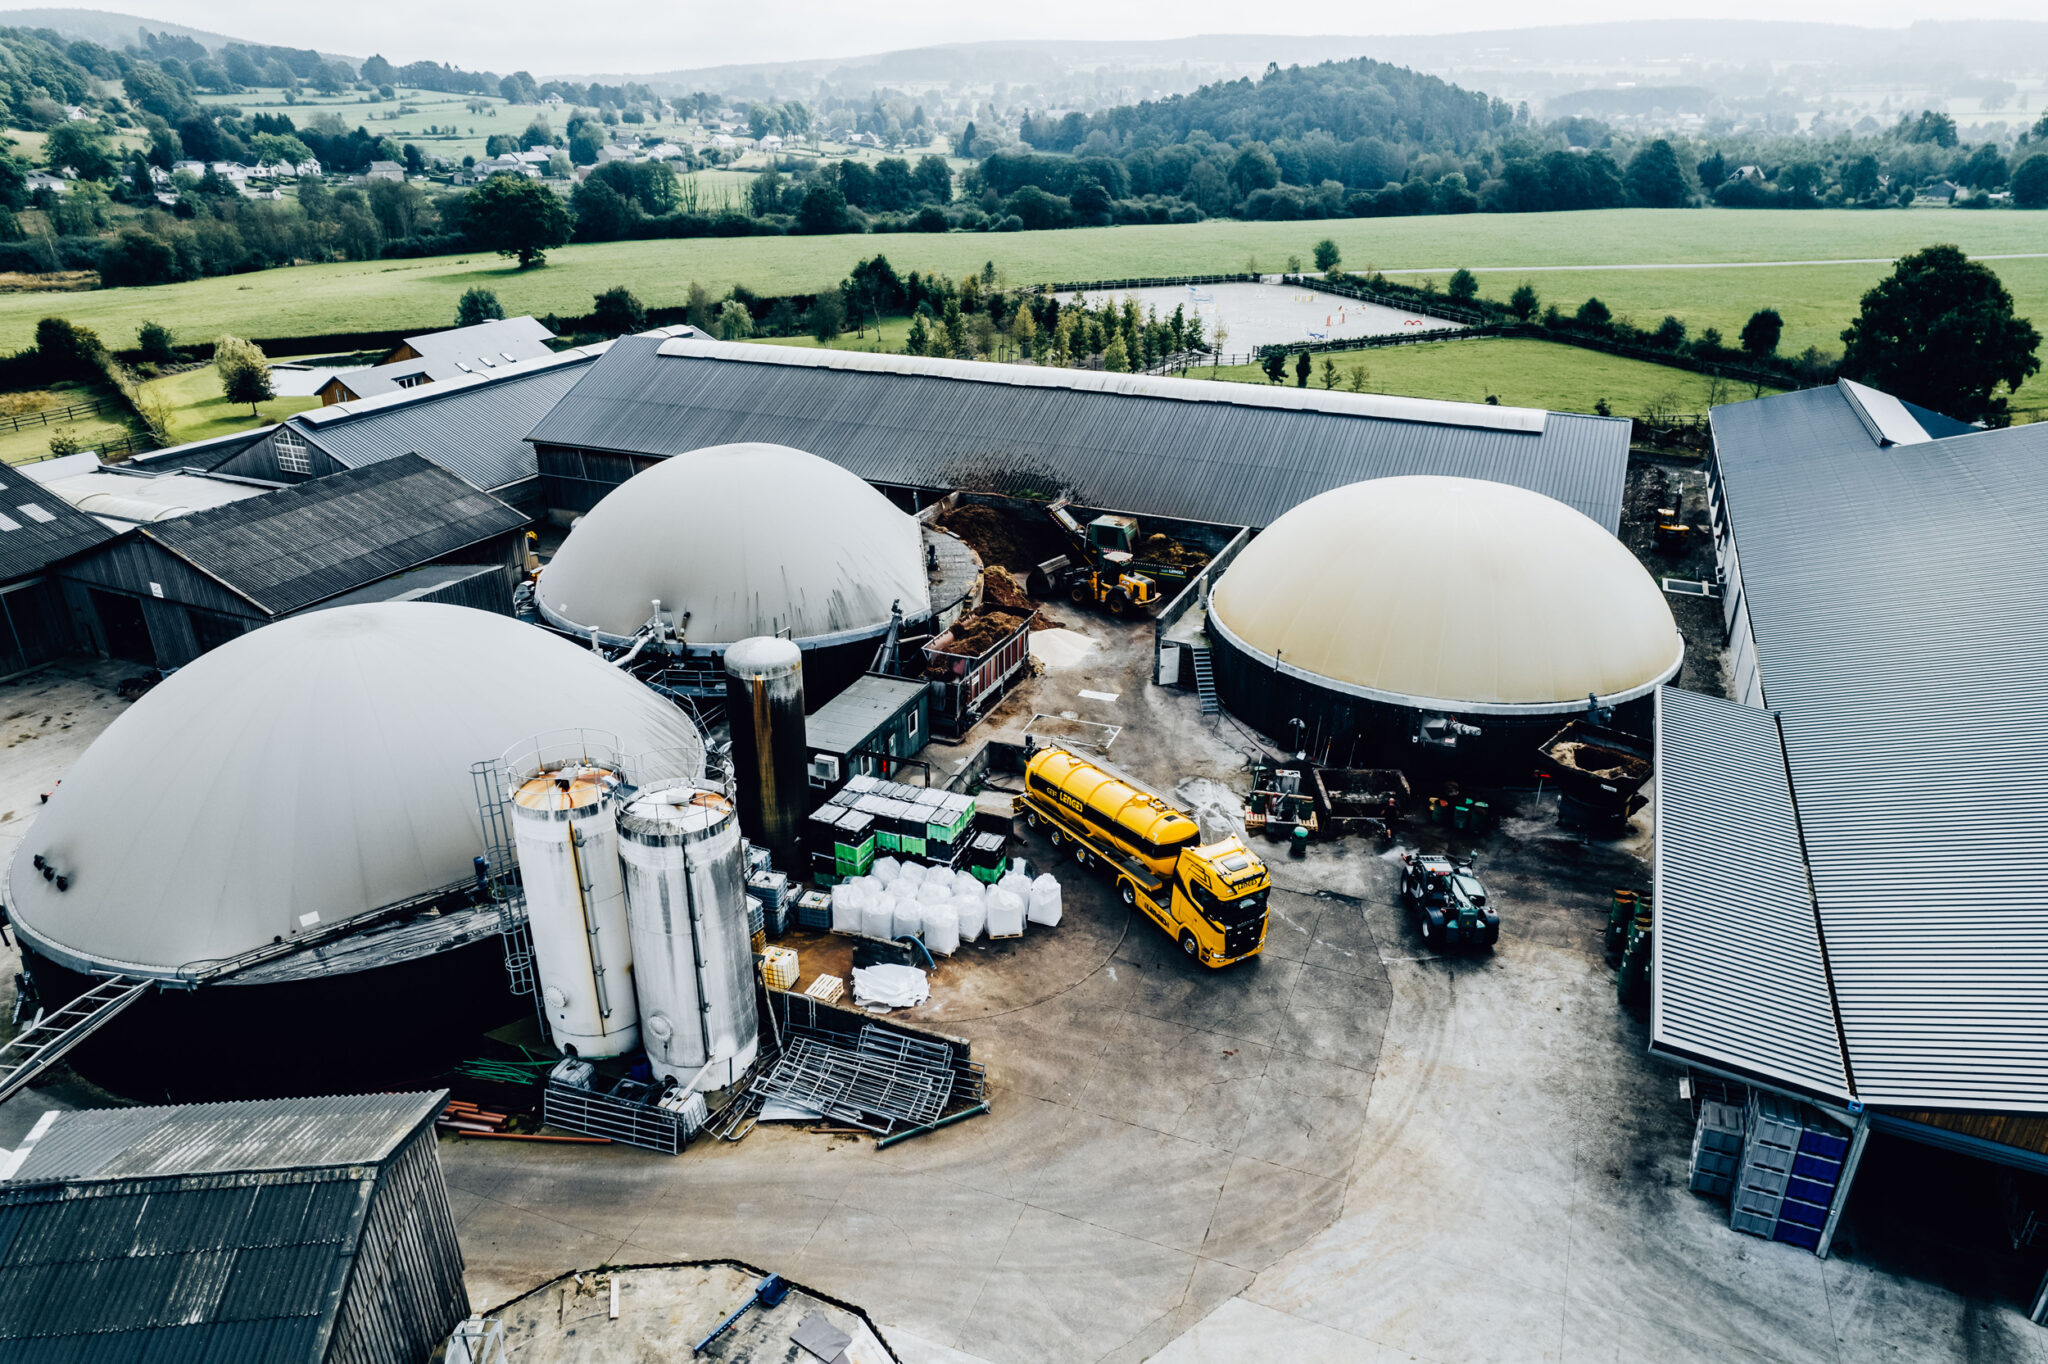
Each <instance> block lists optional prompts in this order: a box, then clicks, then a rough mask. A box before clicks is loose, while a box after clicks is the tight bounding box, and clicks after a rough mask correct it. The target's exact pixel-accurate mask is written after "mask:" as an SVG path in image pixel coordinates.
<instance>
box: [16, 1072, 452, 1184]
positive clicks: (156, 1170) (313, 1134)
mask: <svg viewBox="0 0 2048 1364" xmlns="http://www.w3.org/2000/svg"><path fill="white" fill-rule="evenodd" d="M440 1098H441V1096H440V1095H439V1094H426V1093H420V1094H337V1095H329V1096H324V1097H319V1098H309V1099H276V1100H266V1101H263V1102H257V1103H215V1104H184V1105H180V1106H177V1107H169V1108H94V1109H85V1110H81V1111H78V1112H70V1113H59V1114H57V1115H56V1117H55V1118H54V1120H53V1121H51V1123H50V1126H49V1127H48V1129H47V1130H44V1131H43V1132H42V1133H41V1134H40V1135H38V1136H37V1137H36V1138H35V1140H34V1142H33V1143H32V1144H30V1145H29V1146H28V1150H27V1154H26V1155H25V1156H23V1157H22V1162H21V1165H20V1168H18V1169H17V1170H15V1171H14V1173H13V1175H12V1176H10V1178H11V1180H12V1181H13V1182H15V1183H22V1182H27V1181H33V1180H56V1179H88V1178H93V1179H125V1178H141V1177H145V1176H146V1177H163V1176H171V1175H203V1174H227V1173H232V1172H236V1171H249V1170H294V1169H309V1168H312V1167H314V1166H320V1165H374V1164H376V1163H378V1162H379V1161H382V1160H384V1159H386V1158H387V1157H389V1156H390V1155H391V1153H392V1152H394V1151H396V1150H397V1149H398V1147H399V1146H400V1145H401V1144H402V1143H403V1142H404V1141H405V1139H406V1138H407V1137H408V1136H410V1135H411V1134H412V1133H413V1132H414V1131H415V1130H416V1129H417V1128H418V1127H419V1125H420V1124H421V1123H423V1122H425V1121H427V1120H428V1119H429V1118H431V1117H432V1116H433V1115H434V1113H435V1112H436V1110H437V1109H438V1107H439V1104H440Z"/></svg>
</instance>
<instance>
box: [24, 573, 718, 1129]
mask: <svg viewBox="0 0 2048 1364" xmlns="http://www.w3.org/2000/svg"><path fill="white" fill-rule="evenodd" d="M586 726H587V727H590V728H591V729H593V730H595V731H601V732H602V733H604V734H606V735H609V736H615V737H616V740H617V743H618V744H619V747H620V749H621V751H623V752H626V753H633V754H638V753H647V752H652V751H654V750H657V749H677V750H682V751H687V752H690V753H694V754H695V755H696V762H697V763H698V764H700V765H701V762H702V739H701V737H700V736H699V734H698V732H697V730H696V727H695V726H694V725H693V724H692V723H691V722H690V720H689V719H688V718H687V717H685V716H684V715H683V713H682V712H681V711H679V710H677V709H676V708H675V707H674V706H673V705H671V704H670V703H669V702H668V701H666V700H665V699H663V698H662V697H660V696H658V695H656V694H655V693H654V692H653V691H651V690H649V689H648V688H647V687H645V686H643V685H641V684H640V683H639V682H637V681H635V680H634V679H633V678H631V677H629V676H627V675H626V674H625V673H623V672H621V671H619V670H618V669H616V668H612V667H609V666H607V665H606V664H605V663H604V662H603V661H602V660H601V659H598V658H596V657H594V656H593V655H592V654H591V653H590V652H589V651H588V650H587V649H579V648H577V647H575V646H574V645H571V644H567V643H565V642H563V641H562V640H560V639H557V638H554V637H553V636H551V635H550V634H548V633H547V632H546V631H543V630H536V629H534V628H533V627H531V626H529V625H524V624H521V623H520V622H518V621H515V620H512V619H510V618H509V617H506V616H500V615H492V614H490V613H487V612H483V611H474V610H468V609H464V608H461V607H455V606H444V605H426V604H389V603H386V604H379V605H372V606H357V607H349V608H338V609H335V610H330V611H317V612H312V613H310V614H306V615H301V616H296V617H292V618H290V619H286V620H283V621H280V622H278V623H277V624H275V625H272V626H269V627H267V628H265V629H261V630H254V631H251V632H250V633H248V634H246V635H242V636H240V637H239V638H236V639H234V640H232V641H230V642H228V643H226V644H225V645H223V646H222V647H220V648H218V649H216V650H214V651H213V652H212V653H209V654H206V655H205V656H204V657H202V658H200V659H199V660H198V661H197V662H195V663H193V664H192V665H191V666H189V667H186V668H182V669H180V670H179V671H178V672H177V673H176V674H174V675H173V676H171V677H170V678H168V679H166V680H165V681H164V682H163V684H162V685H160V686H158V687H156V688H155V689H154V690H152V691H150V692H149V693H148V694H147V695H145V696H144V697H143V698H142V699H141V700H140V701H138V702H137V703H136V704H135V705H134V706H133V707H132V708H131V709H129V710H128V711H127V712H125V713H124V714H122V715H121V717H120V718H119V719H118V720H116V721H115V722H114V723H113V724H112V725H111V726H109V727H108V729H107V730H106V732H105V733H104V734H102V735H101V736H100V737H99V738H98V739H97V740H95V741H94V742H93V744H92V746H91V747H90V748H89V749H87V750H86V752H85V753H84V755H83V756H82V757H80V758H79V759H78V761H77V762H76V763H75V764H74V765H73V766H72V767H71V768H70V770H69V771H68V772H67V773H66V774H65V778H64V783H63V785H62V786H61V787H59V788H57V790H56V792H55V793H54V794H53V795H52V796H51V798H50V801H49V803H48V804H47V805H46V806H44V807H43V808H42V809H41V811H40V813H39V815H38V817H37V819H36V822H35V824H34V826H33V830H32V832H31V833H30V835H29V836H28V837H27V838H26V839H25V840H24V842H23V844H22V846H21V853H20V855H19V856H18V857H16V858H15V859H14V860H13V862H12V864H11V866H10V869H9V872H8V877H9V879H8V882H7V886H6V894H5V901H6V904H7V907H8V910H9V912H10V914H11V915H12V917H13V920H14V926H15V931H16V932H17V933H18V934H19V935H20V938H21V942H22V955H23V958H24V960H25V961H26V962H27V964H28V968H29V971H30V973H31V975H32V976H33V978H34V981H35V984H36V986H37V988H38V989H39V990H40V992H41V995H42V997H43V998H44V999H45V1000H49V1001H63V1000H67V999H72V998H75V997H76V996H78V995H79V994H81V993H82V992H83V991H84V990H85V989H86V988H87V987H88V986H89V985H90V984H91V983H92V981H93V979H94V978H95V977H96V976H103V975H106V974H110V973H114V972H125V973H127V974H128V975H130V976H134V977H138V978H148V979H156V980H172V981H198V980H200V979H202V978H203V977H205V976H206V973H207V968H208V967H209V965H212V964H219V963H223V962H231V961H234V960H236V959H238V958H241V957H244V956H246V955H247V954H249V953H252V952H259V951H263V950H266V949H267V948H268V947H270V946H273V945H277V944H289V943H303V944H305V945H306V950H304V951H301V952H297V953H294V954H291V955H287V956H283V957H280V958H279V959H278V960H275V961H267V962H265V963H264V964H262V965H260V966H257V967H254V968H253V969H249V970H244V971H241V972H239V973H238V974H235V975H233V976H231V977H229V978H227V979H224V980H222V981H220V982H218V983H214V984H200V985H199V988H197V989H193V990H167V991H158V992H156V993H154V994H152V995H151V996H150V997H149V999H148V1000H147V1001H146V1002H145V1003H143V1004H140V1005H138V1006H136V1007H135V1008H134V1009H132V1010H130V1011H129V1012H128V1013H127V1014H124V1015H123V1016H122V1017H121V1018H119V1019H117V1020H115V1021H114V1022H113V1023H112V1024H110V1025H109V1026H108V1028H107V1029H106V1030H105V1031H104V1032H103V1033H101V1034H100V1035H99V1036H97V1037H95V1038H94V1039H93V1042H92V1043H90V1044H88V1045H89V1050H88V1051H87V1052H86V1053H85V1054H84V1055H85V1061H84V1065H85V1067H86V1068H87V1069H88V1071H89V1073H94V1074H103V1075H108V1076H127V1077H128V1078H130V1079H131V1080H138V1079H139V1080H140V1081H141V1083H143V1085H144V1086H145V1087H144V1088H142V1089H140V1090H134V1091H131V1092H139V1093H149V1094H160V1093H162V1092H164V1087H165V1086H166V1085H172V1084H184V1083H188V1082H189V1083H190V1084H192V1085H194V1086H196V1087H198V1088H199V1089H201V1090H202V1091H204V1090H211V1092H214V1093H220V1092H229V1093H232V1092H235V1089H236V1087H238V1086H240V1087H243V1088H244V1089H245V1091H253V1092H257V1093H261V1092H264V1091H265V1089H266V1087H268V1088H269V1092H273V1093H274V1092H277V1089H276V1087H277V1086H279V1085H284V1086H287V1087H289V1088H297V1089H322V1088H327V1089H332V1088H335V1087H342V1086H346V1085H347V1084H349V1083H350V1082H351V1081H350V1077H361V1078H362V1080H363V1082H364V1083H369V1082H371V1081H372V1080H386V1079H388V1077H387V1076H386V1075H385V1073H384V1072H383V1070H381V1069H380V1067H386V1066H389V1065H397V1064H400V1061H401V1058H402V1063H403V1065H404V1067H407V1068H408V1070H407V1073H411V1074H417V1075H432V1074H433V1073H434V1067H435V1065H436V1061H435V1059H434V1058H435V1055H436V1052H437V1048H439V1047H440V1046H442V1045H444V1044H446V1045H467V1039H469V1038H471V1037H473V1036H474V1033H475V1029H476V1024H477V1020H478V1019H479V1018H484V1017H491V1016H495V1017H498V1018H501V1019H502V1018H505V1017H509V1016H510V1015H511V1013H512V1012H513V1011H514V1009H513V1006H512V1005H511V1003H510V997H509V996H508V995H506V993H505V990H506V981H505V970H504V965H503V960H502V957H503V952H502V949H501V946H500V943H499V939H498V912H497V907H496V906H495V904H493V903H488V902H486V903H484V904H481V905H478V904H473V903H472V902H471V901H470V899H469V898H467V897H468V896H469V895H470V892H471V891H472V890H473V888H474V875H475V870H474V865H473V860H474V858H475V857H476V855H477V853H478V852H479V850H480V849H481V848H482V846H483V829H482V823H481V816H480V815H479V813H478V798H477V792H476V789H475V786H474V783H473V781H472V778H471V771H470V769H471V766H472V764H475V763H477V762H479V761H484V760H489V759H495V758H497V757H498V756H499V755H501V754H503V753H504V752H506V750H507V749H509V748H511V747H512V746H513V745H514V744H516V743H524V742H529V741H531V740H532V739H533V737H534V736H536V735H541V734H547V733H552V732H554V731H559V730H564V729H569V728H574V727H586ZM195 783H196V784H195ZM46 868H47V869H48V874H47V875H46V874H41V873H43V872H44V870H45V869H46ZM366 915H368V916H377V917H376V918H375V919H374V922H375V923H376V924H377V925H378V927H377V929H376V930H375V931H369V932H356V933H353V934H352V935H351V936H348V937H346V938H341V939H336V940H334V941H331V942H330V941H328V940H327V935H329V934H331V933H333V932H334V931H336V929H337V926H343V925H350V924H358V925H360V924H363V923H365V922H370V921H366V920H365V918H364V916H366ZM393 999H405V1000H406V1001H408V1002H407V1005H406V1007H405V1008H404V1009H403V1010H393V1009H391V1008H388V1007H386V1004H388V1001H390V1000H393ZM450 1038H454V1039H462V1040H461V1041H459V1042H454V1043H450V1042H448V1039H450ZM437 1039H439V1040H437ZM226 1055H232V1056H234V1057H235V1058H236V1060H235V1064H234V1065H233V1066H227V1065H217V1064H214V1063H213V1062H212V1061H211V1060H209V1059H207V1058H210V1057H215V1056H226ZM452 1059H453V1058H452V1057H450V1058H445V1059H443V1060H441V1061H440V1062H439V1064H446V1063H447V1061H448V1060H452ZM195 1060H197V1061H199V1062H200V1064H199V1065H198V1066H197V1067H195V1066H194V1064H193V1062H194V1061H195ZM180 1076H182V1077H185V1078H184V1079H182V1080H180V1079H173V1078H172V1077H180Z"/></svg>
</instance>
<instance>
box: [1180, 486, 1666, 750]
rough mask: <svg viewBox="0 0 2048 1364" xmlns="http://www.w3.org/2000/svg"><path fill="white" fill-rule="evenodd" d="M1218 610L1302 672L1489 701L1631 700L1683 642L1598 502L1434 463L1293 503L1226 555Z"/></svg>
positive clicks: (1347, 684) (1467, 708)
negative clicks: (1446, 471)
mask: <svg viewBox="0 0 2048 1364" xmlns="http://www.w3.org/2000/svg"><path fill="white" fill-rule="evenodd" d="M1209 623H1210V626H1211V628H1212V629H1218V630H1219V632H1220V633H1221V634H1222V635H1223V636H1225V637H1226V638H1227V639H1229V640H1230V641H1231V642H1232V643H1234V644H1236V645H1237V646H1238V647H1239V648H1241V649H1244V650H1246V651H1247V652H1249V653H1251V654H1252V655H1254V656H1255V657H1258V658H1260V659H1262V660H1263V661H1264V662H1265V663H1266V664H1267V665H1268V666H1272V665H1273V663H1274V660H1275V657H1276V656H1277V657H1278V662H1279V668H1280V670H1281V671H1283V672H1285V673H1287V674H1289V675H1293V676H1301V677H1305V678H1307V679H1308V680H1310V681H1312V682H1316V683H1318V684H1321V685H1324V686H1329V687H1331V688H1333V689H1334V690H1338V691H1342V692H1347V693H1349V694H1352V695H1356V696H1362V697H1365V698H1367V699H1369V700H1375V701H1382V702H1387V703H1390V704H1394V705H1404V706H1414V707H1419V708H1426V709H1432V710H1446V711H1458V712H1465V713H1477V714H1487V713H1495V714H1512V713H1515V712H1519V711H1533V712H1543V711H1557V712H1561V711H1565V710H1572V709H1577V708H1581V707H1583V706H1584V705H1585V703H1586V698H1587V696H1588V695H1596V696H1598V697H1599V698H1600V699H1601V701H1602V702H1604V703H1614V702H1619V701H1625V700H1630V699H1633V698H1635V697H1637V696H1641V695H1643V694H1645V693H1647V692H1648V691H1650V690H1651V689H1652V688H1654V687H1655V686H1657V684H1659V683H1661V682H1664V681H1666V680H1668V679H1669V678H1670V677H1671V676H1673V675H1674V674H1675V673H1676V672H1677V671H1678V667H1679V664H1680V663H1681V662H1682V661H1683V658H1684V652H1685V644H1684V640H1683V639H1682V637H1681V636H1680V635H1679V632H1678V625H1677V622H1676V621H1674V620H1673V619H1672V615H1671V607H1670V605H1669V604H1668V603H1666V602H1665V600H1664V594H1663V591H1662V590H1661V589H1660V588H1659V587H1658V586H1657V583H1656V581H1655V580H1654V579H1653V578H1651V577H1650V575H1649V573H1647V572H1646V571H1645V570H1644V569H1643V566H1642V565H1641V564H1640V563H1638V562H1637V561H1636V558H1635V556H1634V555H1633V554H1631V553H1629V551H1628V549H1627V547H1626V546H1624V545H1623V544H1622V543H1621V542H1620V541H1619V540H1617V539H1615V538H1614V537H1613V536H1612V535H1609V534H1608V533H1607V532H1606V531H1605V530H1604V529H1602V528H1601V527H1600V526H1599V525H1598V524H1597V523H1595V522H1594V521H1593V520H1592V519H1590V518H1589V517H1587V516H1586V515H1584V514H1583V513H1581V512H1578V511H1575V510H1573V509H1572V508H1570V507H1568V506H1566V505H1565V504H1564V503H1562V502H1559V501H1557V500H1555V499H1554V498H1549V497H1545V496H1543V494H1541V493H1536V492H1530V491H1529V490H1528V489H1526V488H1517V487H1513V486H1511V485H1509V484H1505V483H1492V482H1487V481H1485V480H1482V479H1471V478H1445V477H1437V476H1429V475H1418V476H1412V477H1401V478H1379V479H1369V480H1367V481H1365V482H1363V483H1352V484H1347V485H1346V486H1344V487H1342V488H1333V489H1331V490H1330V491H1329V492H1326V493H1322V494H1320V495H1319V496H1316V497H1312V498H1310V499H1309V500H1308V501H1306V502H1303V503H1301V504H1300V505H1299V506H1296V507H1294V508H1292V509H1290V510H1289V511H1288V512H1286V513H1285V514H1284V515H1282V516H1281V517H1280V518H1279V519H1278V520H1276V521H1274V522H1273V523H1272V524H1271V525H1269V526H1267V527H1266V529H1265V531H1264V532H1263V533H1261V534H1260V535H1259V537H1258V538H1257V539H1255V540H1253V541H1252V542H1251V543H1250V544H1249V545H1247V546H1245V548H1244V550H1243V551H1242V552H1241V553H1240V554H1239V555H1238V556H1237V558H1236V560H1235V561H1234V562H1232V563H1231V565H1230V566H1229V568H1228V569H1226V570H1225V572H1224V574H1223V579H1222V581H1221V582H1219V583H1218V584H1217V585H1216V589H1215V592H1214V594H1213V596H1212V597H1211V599H1210V608H1209Z"/></svg>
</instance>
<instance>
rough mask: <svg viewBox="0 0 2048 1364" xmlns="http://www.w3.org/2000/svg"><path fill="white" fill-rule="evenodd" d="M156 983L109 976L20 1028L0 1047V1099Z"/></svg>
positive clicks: (9, 1096) (38, 1073) (19, 1086)
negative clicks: (19, 1030) (18, 1032)
mask: <svg viewBox="0 0 2048 1364" xmlns="http://www.w3.org/2000/svg"><path fill="white" fill-rule="evenodd" d="M155 983H156V982H155V981H151V980H143V979H140V978H138V977H135V976H108V977H107V978H106V979H105V980H103V981H101V982H100V983H99V984H97V985H95V986H93V987H92V988H91V989H90V990H87V991H86V992H85V993H84V994H82V995H80V996H79V997H78V998H76V999H74V1000H72V1001H71V1002H70V1003H69V1004H66V1005H65V1006H64V1007H63V1008H61V1009H58V1010H57V1011H56V1012H54V1013H48V1014H44V1015H42V1016H41V1017H39V1018H37V1019H36V1021H35V1022H33V1023H31V1024H29V1025H28V1026H27V1027H26V1028H23V1029H22V1030H21V1032H20V1034H19V1035H17V1036H16V1037H15V1038H14V1040H13V1041H11V1042H9V1043H7V1045H6V1046H4V1047H0V1103H5V1102H6V1101H7V1100H8V1099H10V1098H12V1097H13V1096H14V1095H15V1094H16V1093H17V1092H18V1091H20V1090H21V1089H22V1088H24V1087H25V1086H26V1085H27V1084H28V1083H29V1081H31V1080H33V1079H35V1078H36V1076H38V1075H40V1074H42V1073H43V1072H44V1071H45V1070H48V1069H49V1068H50V1067H51V1066H52V1065H54V1064H56V1062H57V1061H58V1059H59V1058H61V1057H62V1056H63V1055H64V1053H65V1052H68V1051H70V1050H71V1049H72V1048H73V1047H75V1046H77V1045H78V1044H79V1043H80V1042H83V1041H84V1040H85V1039H86V1038H88V1037H91V1036H92V1035H93V1034H94V1033H96V1032H98V1031H99V1030H100V1029H101V1028H103V1027H105V1026H106V1025H107V1024H108V1023H109V1022H111V1021H112V1020H113V1018H114V1016H115V1015H116V1014H118V1013H120V1012H121V1011H122V1010H123V1009H125V1008H127V1007H128V1006H129V1005H131V1004H133V1003H134V1002H135V1001H136V1000H138V999H141V998H142V997H143V996H144V995H145V994H148V993H149V989H150V987H151V986H152V985H154V984H155Z"/></svg>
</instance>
